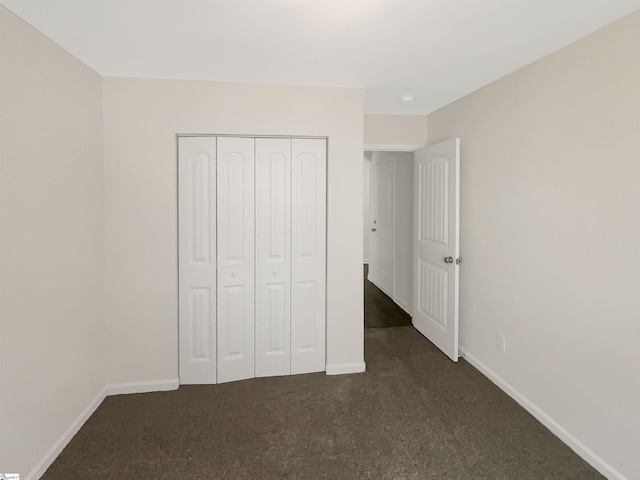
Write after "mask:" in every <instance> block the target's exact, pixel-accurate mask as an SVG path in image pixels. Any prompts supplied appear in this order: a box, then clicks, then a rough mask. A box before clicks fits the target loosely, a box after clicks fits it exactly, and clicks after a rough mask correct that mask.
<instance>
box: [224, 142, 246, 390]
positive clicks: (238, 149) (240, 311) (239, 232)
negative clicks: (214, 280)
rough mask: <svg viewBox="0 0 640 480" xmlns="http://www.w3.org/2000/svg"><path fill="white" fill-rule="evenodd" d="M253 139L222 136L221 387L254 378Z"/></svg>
mask: <svg viewBox="0 0 640 480" xmlns="http://www.w3.org/2000/svg"><path fill="white" fill-rule="evenodd" d="M254 156H255V150H254V139H253V138H240V137H218V148H217V162H218V169H217V188H218V206H217V207H218V208H217V223H218V315H217V319H218V383H223V382H230V381H233V380H242V379H245V378H252V377H254V376H255V360H254V356H255V354H254V329H255V312H254V290H255V288H254V283H255V255H254V245H255V239H254V236H255V235H254V218H255V215H254V188H255V182H254V164H255V159H254Z"/></svg>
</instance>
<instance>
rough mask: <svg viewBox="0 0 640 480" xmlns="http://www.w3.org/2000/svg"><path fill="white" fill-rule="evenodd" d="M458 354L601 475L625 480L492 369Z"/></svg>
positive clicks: (471, 358)
mask: <svg viewBox="0 0 640 480" xmlns="http://www.w3.org/2000/svg"><path fill="white" fill-rule="evenodd" d="M460 355H461V356H462V357H463V358H464V359H465V360H466V361H467V362H469V363H470V364H471V365H473V366H474V367H475V368H476V369H478V370H479V371H480V372H481V373H482V374H484V376H486V377H487V378H489V380H491V381H492V382H493V383H495V384H496V385H497V386H498V387H499V388H500V389H501V390H503V391H504V392H505V393H506V394H507V395H509V396H510V397H511V398H513V399H514V400H515V401H516V402H518V403H519V404H520V406H522V407H523V408H524V409H525V410H526V411H527V412H529V413H530V414H531V415H533V416H534V417H535V418H536V419H537V420H538V421H539V422H540V423H542V424H543V425H544V426H545V427H547V428H548V429H549V430H550V431H551V433H553V434H554V435H555V436H557V437H558V438H559V439H560V440H562V441H563V442H564V443H566V444H567V445H568V446H569V447H570V448H571V449H572V450H573V451H574V452H576V453H577V454H578V455H580V457H582V459H584V461H586V462H587V463H588V464H589V465H591V466H592V467H593V468H595V469H596V470H598V472H600V473H601V474H602V475H604V476H605V477H607V478H608V479H609V480H627V478H626V477H625V476H624V475H622V474H621V473H620V472H619V471H617V470H616V469H615V468H613V467H612V466H611V465H609V464H608V463H607V462H605V461H604V460H603V459H602V458H600V457H599V456H598V455H597V454H596V453H595V452H594V451H593V450H591V449H590V448H589V447H587V446H586V445H585V444H584V443H582V442H581V441H580V440H578V439H577V438H576V437H574V436H573V435H572V434H571V433H570V432H569V431H567V430H566V429H565V428H564V427H563V426H562V425H560V424H559V423H558V422H556V421H555V420H554V419H553V418H551V417H550V416H549V415H548V414H546V413H545V412H544V411H543V410H542V409H540V407H538V406H537V405H535V404H534V403H533V402H532V401H531V400H529V399H528V398H526V397H525V396H524V395H522V394H521V393H520V392H519V391H518V390H516V389H515V388H513V387H512V386H511V385H510V384H509V383H507V382H506V381H505V380H504V379H502V378H501V377H500V376H498V375H497V374H496V373H495V372H494V371H492V370H491V369H489V367H487V366H486V365H485V364H483V363H482V362H481V361H480V360H478V359H477V358H475V357H474V356H473V355H471V354H470V353H467V352H464V351H462V349H460Z"/></svg>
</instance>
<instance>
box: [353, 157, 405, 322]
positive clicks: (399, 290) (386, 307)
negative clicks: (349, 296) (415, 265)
mask: <svg viewBox="0 0 640 480" xmlns="http://www.w3.org/2000/svg"><path fill="white" fill-rule="evenodd" d="M413 161H414V154H413V152H412V151H365V154H364V168H363V173H364V179H363V181H364V231H363V241H364V264H365V265H364V297H365V300H364V310H365V314H364V319H365V320H364V322H365V328H385V327H398V326H410V325H411V305H412V290H413V289H412V281H413V278H412V254H413V246H412V230H413Z"/></svg>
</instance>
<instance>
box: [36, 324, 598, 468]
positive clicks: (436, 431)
mask: <svg viewBox="0 0 640 480" xmlns="http://www.w3.org/2000/svg"><path fill="white" fill-rule="evenodd" d="M365 337H366V360H367V368H368V370H367V372H366V373H363V374H358V375H347V376H335V377H329V376H326V375H324V374H313V375H300V376H292V377H280V378H264V379H254V380H246V381H242V382H235V383H229V384H224V385H210V386H185V387H180V389H179V390H177V391H175V392H165V393H148V394H140V395H122V396H116V397H109V398H107V399H106V400H105V401H104V403H103V404H102V405H101V406H100V407H99V408H98V410H97V411H96V412H95V414H94V415H93V416H92V417H91V418H90V419H89V420H88V422H87V423H86V424H85V425H84V426H83V427H82V429H81V430H80V432H79V433H78V434H77V435H76V436H75V437H74V439H73V440H72V441H71V443H70V444H69V445H68V446H67V448H65V450H64V451H63V452H62V454H61V455H60V457H59V458H58V459H57V460H56V461H55V463H54V464H53V465H52V466H51V468H49V470H48V471H47V473H46V474H45V476H44V477H43V478H45V479H47V480H55V479H60V480H63V479H64V480H70V479H94V480H100V479H166V480H169V479H171V480H173V479H181V480H185V479H189V480H192V479H193V480H195V479H286V478H291V479H305V480H308V479H316V478H329V479H360V478H367V479H395V480H400V479H407V480H408V479H411V480H418V479H420V480H422V479H451V480H464V479H469V480H480V479H492V480H495V479H510V480H511V479H514V480H515V479H518V480H526V479H531V480H534V479H535V480H540V479H552V478H553V479H563V480H571V479H575V480H589V479H599V478H603V477H601V476H600V475H599V474H598V473H597V472H596V471H595V470H593V469H592V468H591V467H590V466H589V465H587V464H586V463H585V462H583V461H582V460H581V459H580V458H579V457H578V456H577V455H576V454H574V453H573V452H572V451H571V450H570V449H569V448H568V447H567V446H565V445H564V444H563V443H562V442H561V441H560V440H558V439H557V438H556V437H554V436H553V435H552V434H551V433H550V432H549V431H547V430H546V429H545V428H544V427H543V426H542V425H541V424H539V423H538V422H537V421H536V420H535V419H534V418H533V417H531V416H530V415H529V414H528V413H526V412H525V411H524V410H523V409H522V408H520V407H519V406H518V405H517V404H516V403H515V402H514V401H512V400H511V399H510V398H509V397H507V395H506V394H504V393H503V392H502V391H500V390H499V389H498V388H497V387H495V386H494V385H493V384H492V383H491V382H490V381H489V380H487V379H486V378H485V377H484V376H482V375H481V374H480V373H479V372H477V371H476V370H475V369H474V368H473V367H471V366H470V365H469V364H467V363H466V362H464V361H463V360H461V361H460V363H459V364H457V365H456V364H454V363H452V362H450V361H449V360H448V359H447V358H445V356H444V355H442V354H441V353H440V352H439V351H437V350H436V349H435V347H433V346H432V345H431V344H430V343H429V342H428V341H427V340H426V339H425V338H423V337H422V336H421V335H420V334H419V333H417V332H416V331H415V330H414V329H413V327H397V328H385V329H370V330H367V331H366V335H365Z"/></svg>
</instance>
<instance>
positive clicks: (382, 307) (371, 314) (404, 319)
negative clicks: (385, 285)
mask: <svg viewBox="0 0 640 480" xmlns="http://www.w3.org/2000/svg"><path fill="white" fill-rule="evenodd" d="M368 273H369V265H365V266H364V328H385V327H402V326H404V325H411V317H410V316H409V314H408V313H407V312H405V311H404V310H402V308H400V307H399V306H398V305H396V303H395V302H394V301H393V300H391V298H389V297H388V296H387V295H386V294H385V293H384V292H383V291H382V290H380V289H379V288H378V287H376V286H375V285H374V284H373V283H372V282H370V281H369V280H367V276H368Z"/></svg>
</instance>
